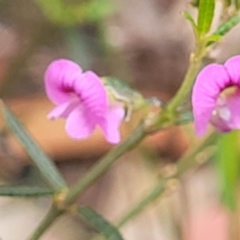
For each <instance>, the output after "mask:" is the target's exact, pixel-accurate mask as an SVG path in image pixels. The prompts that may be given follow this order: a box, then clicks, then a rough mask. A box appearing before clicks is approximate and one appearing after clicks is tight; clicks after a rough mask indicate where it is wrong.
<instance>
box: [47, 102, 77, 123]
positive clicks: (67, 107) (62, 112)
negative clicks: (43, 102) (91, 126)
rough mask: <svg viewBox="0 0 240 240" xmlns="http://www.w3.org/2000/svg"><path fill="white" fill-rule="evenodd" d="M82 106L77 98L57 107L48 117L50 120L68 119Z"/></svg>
mask: <svg viewBox="0 0 240 240" xmlns="http://www.w3.org/2000/svg"><path fill="white" fill-rule="evenodd" d="M79 105H81V103H80V102H79V100H78V99H77V98H73V99H72V100H71V101H67V102H65V103H62V104H59V105H57V106H56V107H55V108H54V109H53V110H52V111H51V112H50V113H49V114H48V116H47V118H48V119H51V120H55V119H57V118H61V117H62V118H67V117H68V115H69V114H70V113H71V112H72V111H73V110H74V108H76V107H77V106H79Z"/></svg>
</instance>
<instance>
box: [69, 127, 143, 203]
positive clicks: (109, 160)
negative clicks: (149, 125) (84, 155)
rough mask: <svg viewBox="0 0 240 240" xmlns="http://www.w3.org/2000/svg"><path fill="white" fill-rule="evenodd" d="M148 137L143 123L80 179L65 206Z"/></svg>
mask: <svg viewBox="0 0 240 240" xmlns="http://www.w3.org/2000/svg"><path fill="white" fill-rule="evenodd" d="M146 135H147V133H146V131H145V129H144V126H143V123H141V124H139V126H138V127H137V128H136V129H135V130H134V132H133V133H132V134H131V135H130V136H129V137H128V138H127V139H126V140H125V141H124V142H122V143H121V144H120V145H118V146H117V147H116V148H115V149H114V150H113V151H111V152H109V153H108V154H107V155H105V156H104V157H103V158H102V159H100V161H99V162H98V163H97V164H96V165H94V166H93V168H92V169H90V170H89V172H88V173H87V175H85V176H84V177H83V178H82V179H80V180H79V181H78V182H77V183H76V184H75V185H74V186H73V187H72V188H71V189H70V191H69V193H68V195H67V197H66V200H65V204H66V205H69V204H72V203H73V202H74V201H75V200H76V199H77V198H78V196H79V195H80V194H81V193H83V192H84V191H85V190H86V189H87V188H88V187H89V186H90V185H91V184H92V183H93V182H94V181H96V180H97V179H98V178H99V177H100V176H101V175H102V174H103V173H105V172H106V171H107V169H108V168H109V167H110V166H111V165H112V164H113V163H114V162H116V161H117V159H118V158H119V157H120V156H121V155H123V154H124V153H126V152H127V151H128V150H130V149H131V148H133V147H134V146H135V145H137V144H138V143H139V142H140V141H141V140H142V139H143V138H144V137H145V136H146Z"/></svg>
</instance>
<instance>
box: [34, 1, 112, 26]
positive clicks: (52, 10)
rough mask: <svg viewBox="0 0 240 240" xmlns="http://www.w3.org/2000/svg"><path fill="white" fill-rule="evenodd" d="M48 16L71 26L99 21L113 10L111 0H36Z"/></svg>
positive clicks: (59, 22) (53, 20) (60, 23)
mask: <svg viewBox="0 0 240 240" xmlns="http://www.w3.org/2000/svg"><path fill="white" fill-rule="evenodd" d="M35 2H36V3H37V4H38V5H39V6H40V7H41V8H42V10H43V12H44V13H45V15H46V16H47V18H48V19H49V20H50V21H52V22H53V23H55V24H59V25H63V26H69V25H75V24H79V23H83V22H85V21H90V22H91V21H98V20H99V19H101V18H103V17H105V16H106V15H107V14H109V13H111V12H112V10H113V7H112V4H111V1H110V0H101V1H99V0H88V1H78V3H75V4H73V3H67V2H66V1H64V0H48V1H45V0H35Z"/></svg>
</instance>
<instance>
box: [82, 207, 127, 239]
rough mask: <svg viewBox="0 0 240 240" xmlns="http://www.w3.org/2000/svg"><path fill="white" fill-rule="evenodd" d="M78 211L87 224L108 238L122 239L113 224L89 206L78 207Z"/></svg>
mask: <svg viewBox="0 0 240 240" xmlns="http://www.w3.org/2000/svg"><path fill="white" fill-rule="evenodd" d="M78 213H79V215H80V216H81V218H83V219H84V220H85V221H86V222H87V223H88V224H89V225H91V226H92V227H93V228H95V229H96V230H97V231H98V232H99V233H100V234H102V235H103V236H104V237H105V238H106V239H108V240H123V237H122V236H121V234H120V233H119V231H118V230H117V228H116V227H115V226H113V225H112V224H111V223H109V222H108V221H107V220H105V219H104V218H103V217H102V216H101V215H99V214H98V213H97V212H95V211H94V210H93V209H91V208H89V207H79V208H78Z"/></svg>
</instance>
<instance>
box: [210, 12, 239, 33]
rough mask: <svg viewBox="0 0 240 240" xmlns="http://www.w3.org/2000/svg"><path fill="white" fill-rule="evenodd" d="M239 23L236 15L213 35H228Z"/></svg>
mask: <svg viewBox="0 0 240 240" xmlns="http://www.w3.org/2000/svg"><path fill="white" fill-rule="evenodd" d="M239 22H240V16H239V15H236V16H233V17H231V18H230V19H229V20H228V21H226V22H224V23H222V24H221V25H220V26H219V27H218V29H217V30H216V32H215V33H214V35H220V36H224V35H225V34H226V33H228V32H229V31H230V30H231V29H232V28H233V27H235V26H236V25H237V24H238V23H239Z"/></svg>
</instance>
